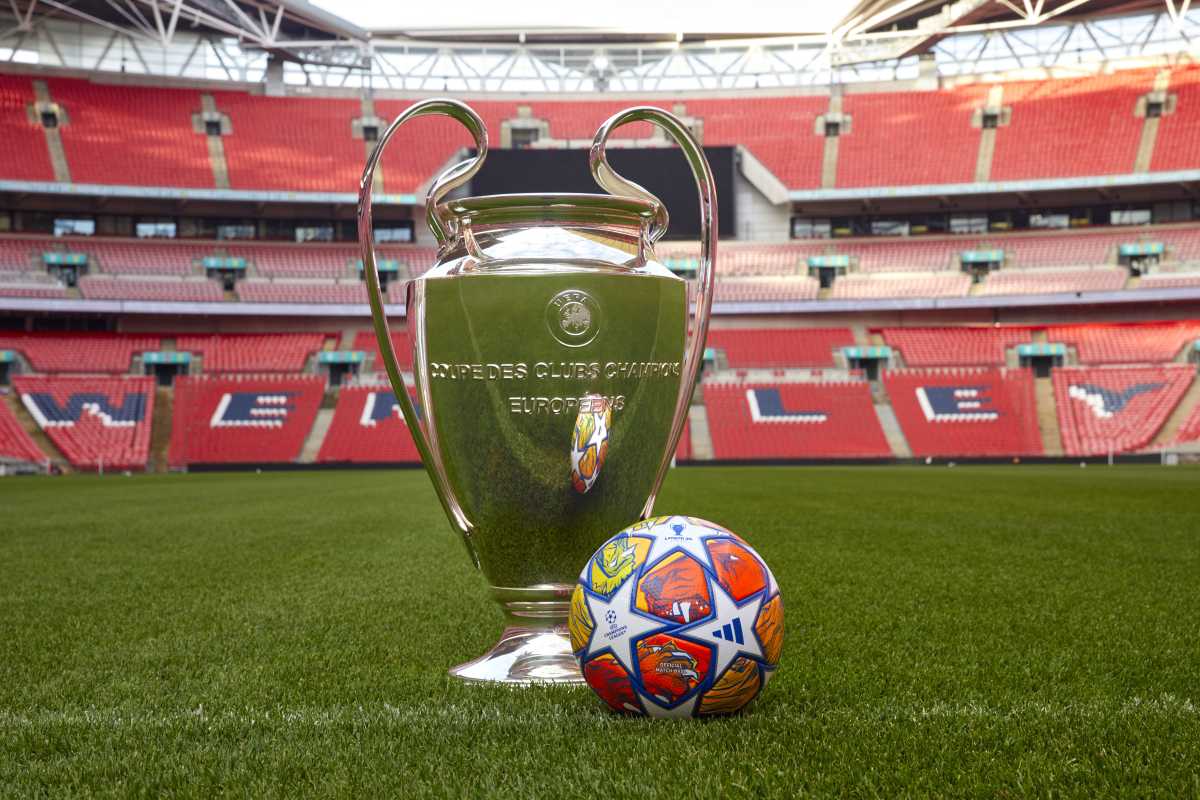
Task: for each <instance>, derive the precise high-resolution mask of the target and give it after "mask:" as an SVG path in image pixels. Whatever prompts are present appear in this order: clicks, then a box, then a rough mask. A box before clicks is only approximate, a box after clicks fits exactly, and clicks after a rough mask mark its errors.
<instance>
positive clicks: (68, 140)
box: [0, 66, 1200, 193]
mask: <svg viewBox="0 0 1200 800" xmlns="http://www.w3.org/2000/svg"><path fill="white" fill-rule="evenodd" d="M1198 72H1200V71H1198V70H1197V69H1196V68H1195V67H1191V66H1180V67H1176V68H1174V69H1173V70H1172V75H1171V81H1170V91H1171V92H1172V93H1173V94H1174V95H1175V96H1176V97H1177V98H1178V103H1177V104H1176V106H1175V108H1174V109H1173V113H1170V114H1167V115H1165V116H1163V117H1162V118H1161V130H1160V132H1159V134H1158V137H1157V145H1156V147H1155V149H1154V153H1153V159H1152V161H1151V162H1150V167H1151V168H1152V169H1153V170H1171V169H1187V168H1192V167H1194V165H1195V164H1196V163H1197V161H1198V158H1197V153H1196V145H1195V144H1194V139H1195V136H1193V135H1192V133H1194V131H1195V130H1196V128H1197V127H1198V124H1200V123H1197V119H1200V115H1198V113H1197V108H1200V103H1198V102H1197V101H1196V99H1195V98H1196V95H1197V89H1196V85H1197V82H1198V81H1200V78H1198V77H1197V73H1198ZM1154 75H1155V70H1152V69H1133V70H1119V71H1116V72H1112V73H1110V74H1100V75H1093V76H1087V77H1081V78H1065V79H1054V80H1038V81H1015V82H1008V83H1005V84H1004V85H1003V89H1004V94H1003V105H1004V106H1005V107H1006V108H1007V109H1009V110H1010V112H1011V113H1010V115H1009V116H1008V117H1007V118H1006V121H1005V122H1004V123H1003V124H1001V125H1000V127H999V128H997V130H996V139H995V154H994V158H993V160H992V165H991V174H990V178H991V180H1020V179H1026V178H1054V177H1072V176H1081V175H1108V174H1127V173H1130V172H1132V171H1133V169H1134V160H1135V156H1136V152H1137V147H1138V142H1139V138H1140V134H1141V129H1142V121H1143V120H1142V118H1140V117H1138V116H1136V115H1135V114H1134V108H1135V107H1136V105H1137V101H1138V99H1139V97H1141V96H1142V95H1144V94H1145V93H1146V92H1148V91H1150V89H1151V88H1152V86H1153V81H1154ZM0 79H2V82H0V107H2V108H4V109H6V112H5V113H3V114H0V119H3V120H4V121H3V123H0V124H3V126H4V128H2V129H0V132H2V133H4V134H5V137H4V138H5V140H6V141H13V142H20V144H19V145H14V146H13V147H12V148H11V149H9V150H8V151H7V152H6V153H4V154H3V156H0V158H3V159H4V160H3V161H0V166H2V168H3V170H4V174H5V176H6V177H12V178H15V179H22V180H44V181H51V180H53V179H54V178H53V175H54V172H53V168H52V166H51V163H50V159H49V156H48V153H47V149H46V146H45V143H44V141H42V139H43V138H44V137H43V135H42V131H41V130H40V126H37V125H35V124H32V123H31V122H30V121H29V119H28V115H27V114H26V107H27V106H28V105H29V104H31V103H32V101H33V99H34V95H33V89H32V84H31V81H30V79H29V78H26V77H22V76H0ZM48 85H49V88H50V93H51V95H52V97H53V98H54V100H55V101H57V102H58V103H60V104H61V105H62V107H63V109H64V110H65V111H66V120H65V121H64V124H63V125H62V126H61V129H60V130H61V133H62V140H63V146H64V149H65V151H66V156H67V162H68V165H69V167H70V173H71V178H72V180H73V181H76V182H80V183H101V184H104V183H108V184H125V185H127V184H134V185H143V186H149V185H154V186H171V187H206V188H212V187H214V184H215V182H214V174H213V168H212V165H211V164H210V162H209V158H208V152H207V146H206V141H205V135H204V133H203V132H202V131H199V130H197V129H196V127H195V123H194V122H193V116H194V115H196V114H198V113H199V112H200V111H201V93H200V91H198V90H196V89H191V88H163V87H152V86H134V85H124V84H120V85H118V84H105V83H96V82H92V81H88V80H80V79H74V78H52V79H49V80H48ZM211 95H212V98H213V100H214V102H215V106H216V109H217V111H218V112H220V113H222V114H225V115H227V116H228V119H229V122H230V125H229V127H230V130H228V131H225V132H224V133H223V134H222V136H221V140H222V144H223V148H224V153H225V160H226V162H227V167H228V177H229V182H230V186H231V187H232V188H234V189H258V190H262V189H267V190H281V191H314V192H345V191H348V190H349V189H348V188H347V187H354V186H355V185H356V184H357V181H358V178H359V172H360V169H361V164H362V161H363V157H364V153H365V149H364V143H363V141H362V140H361V139H358V138H355V136H354V135H353V133H352V131H353V122H354V120H356V119H358V118H360V117H361V106H360V103H359V101H358V100H356V99H350V98H337V97H272V96H266V95H264V94H261V93H251V92H241V91H214V92H211ZM986 95H987V85H986V84H971V85H966V86H960V87H951V88H945V89H940V90H936V91H896V92H878V91H866V92H858V91H853V90H852V91H847V92H844V93H843V95H842V103H843V113H844V114H846V116H847V117H848V118H849V119H850V121H851V123H852V124H851V125H850V126H849V129H848V130H847V131H846V132H845V133H844V134H843V135H841V136H839V137H838V138H839V157H838V159H837V173H836V180H835V185H837V186H840V187H844V188H856V187H866V186H895V185H913V184H938V183H962V182H969V181H971V180H973V179H974V168H975V160H976V159H975V154H976V153H977V151H978V149H979V148H978V142H979V137H980V131H979V129H978V128H976V127H974V126H973V125H972V123H971V119H972V116H973V115H974V114H975V113H976V112H977V111H978V110H979V109H980V108H981V107H982V105H983V104H984V102H985V100H986ZM469 102H471V104H472V106H473V107H474V108H475V109H476V110H477V111H478V112H479V113H480V114H481V116H482V117H483V118H484V121H485V123H486V124H487V127H488V130H489V133H490V135H491V137H492V139H493V141H499V140H500V136H499V134H500V127H501V123H502V122H503V121H504V120H508V119H512V118H514V117H516V116H517V104H516V102H512V101H495V100H489V99H470V100H469ZM659 102H661V101H659ZM630 104H637V100H636V99H630V100H626V101H611V100H605V101H562V100H549V101H540V100H530V101H528V102H527V105H529V106H530V110H531V114H532V116H533V117H534V118H537V119H543V120H546V121H547V123H548V124H549V132H550V136H551V138H553V139H556V140H559V141H571V142H572V143H573V144H579V143H583V142H586V141H589V140H590V139H591V137H592V135H593V134H594V132H595V129H596V127H597V125H599V123H600V122H601V121H603V120H604V119H605V118H606V117H607V116H609V115H610V114H611V113H612V112H614V111H615V110H617V108H618V107H621V106H625V105H630ZM407 105H408V101H406V100H391V99H389V100H383V99H380V100H377V101H376V109H377V113H378V114H379V115H380V116H381V117H383V118H384V119H391V118H394V117H395V116H396V115H397V114H399V113H400V111H401V110H402V109H403V108H405V107H406V106H407ZM685 106H686V112H685V113H686V114H687V115H688V116H690V117H694V118H695V119H697V120H699V121H701V122H702V123H703V127H704V140H705V143H706V144H709V145H735V146H742V147H744V148H746V150H748V151H749V152H750V153H752V154H753V155H754V156H755V157H756V158H757V159H758V160H759V161H761V162H762V163H763V164H764V165H765V166H767V167H768V169H770V170H771V171H772V172H773V173H774V174H775V176H776V177H777V178H778V179H779V180H780V181H781V182H782V183H783V185H784V186H786V187H787V188H789V189H811V188H818V187H820V186H821V168H822V153H823V150H824V144H825V137H824V136H823V135H821V134H820V133H819V132H818V131H817V130H816V122H817V118H818V117H819V116H820V115H822V114H825V113H827V112H828V110H829V98H828V97H827V96H823V95H818V94H814V95H797V96H793V97H759V96H753V95H752V96H743V97H736V98H728V97H727V98H689V99H688V101H687V102H686V104H685ZM283 119H286V120H288V121H289V122H288V124H280V122H279V121H280V120H283ZM935 133H936V136H937V137H938V141H939V147H937V148H931V147H927V146H925V145H926V144H927V142H928V140H929V137H930V135H933V134H935ZM623 134H624V135H625V136H628V137H633V138H636V137H645V136H647V135H649V128H644V127H643V126H631V127H630V128H628V129H626V130H625V131H623ZM394 142H395V147H393V148H390V149H389V150H388V151H387V152H385V154H384V158H383V172H384V180H385V185H386V186H387V190H388V191H390V192H408V193H413V192H415V191H416V190H417V188H418V187H419V186H420V185H421V184H422V183H424V182H425V181H427V180H428V179H429V177H430V176H431V175H433V173H434V172H436V171H437V170H438V169H440V168H441V167H442V166H444V165H445V164H446V163H447V162H448V161H449V160H450V158H451V157H452V156H453V154H454V152H455V151H456V150H457V149H458V148H460V147H462V146H466V145H467V144H469V142H468V141H467V139H466V135H465V133H464V132H463V131H462V130H461V129H459V128H458V127H457V126H455V125H454V123H452V122H450V121H448V120H438V119H422V120H418V121H417V122H415V123H414V124H413V125H412V126H408V127H406V128H405V129H402V130H401V131H400V132H399V133H398V134H397V136H396V138H395V139H394ZM897 147H902V148H903V149H904V152H905V153H906V156H905V157H904V158H892V157H889V154H890V153H892V152H895V149H896V148H897ZM117 150H119V151H121V152H127V153H132V154H134V156H135V157H132V158H128V159H113V158H111V157H109V154H110V153H112V152H114V151H117Z"/></svg>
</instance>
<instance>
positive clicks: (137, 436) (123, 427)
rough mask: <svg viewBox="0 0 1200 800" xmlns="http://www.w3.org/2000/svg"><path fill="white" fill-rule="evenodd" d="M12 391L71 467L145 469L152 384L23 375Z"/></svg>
mask: <svg viewBox="0 0 1200 800" xmlns="http://www.w3.org/2000/svg"><path fill="white" fill-rule="evenodd" d="M13 388H14V390H15V391H16V392H17V394H18V395H19V396H20V398H21V402H22V404H24V406H25V409H26V410H27V411H28V412H29V414H30V416H32V417H33V418H34V420H36V421H37V424H38V425H39V426H40V427H41V428H42V430H44V431H45V432H46V435H47V436H49V437H50V441H52V442H53V443H54V446H55V447H57V448H58V449H59V451H61V452H62V454H63V456H65V457H66V459H67V460H68V461H69V462H70V463H71V466H73V467H75V468H76V469H83V470H95V469H144V468H145V466H146V461H147V459H148V457H149V455H150V422H151V419H152V418H153V414H154V380H153V379H152V378H136V377H130V376H123V377H119V378H94V377H91V378H82V377H70V378H66V377H57V376H56V377H47V376H34V375H22V376H17V377H16V378H15V379H14V380H13ZM22 433H24V431H22Z"/></svg>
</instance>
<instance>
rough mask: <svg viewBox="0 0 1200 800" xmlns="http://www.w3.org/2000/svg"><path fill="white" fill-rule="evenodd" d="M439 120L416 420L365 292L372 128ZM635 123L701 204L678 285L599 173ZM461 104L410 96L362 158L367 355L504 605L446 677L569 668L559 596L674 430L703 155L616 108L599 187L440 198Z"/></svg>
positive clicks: (650, 473)
mask: <svg viewBox="0 0 1200 800" xmlns="http://www.w3.org/2000/svg"><path fill="white" fill-rule="evenodd" d="M427 115H446V116H449V117H452V118H454V119H456V120H458V121H459V122H460V123H462V124H463V125H464V126H465V127H466V128H467V129H468V130H469V131H470V132H471V135H472V136H473V137H474V139H475V145H476V150H477V154H476V155H475V156H474V157H471V158H468V159H467V160H465V161H463V162H461V163H459V164H457V165H455V166H454V167H452V168H450V169H449V170H447V171H446V172H445V173H443V174H442V175H441V176H439V177H438V178H437V179H436V180H435V181H434V182H433V184H432V186H431V188H430V189H429V193H428V196H427V197H426V216H427V220H428V223H429V227H430V228H431V229H432V231H433V233H434V235H435V236H436V237H437V240H438V242H439V244H440V246H441V247H440V250H439V253H438V258H437V263H436V264H435V265H434V267H433V268H432V269H431V270H430V271H429V272H427V273H425V275H423V276H422V277H420V278H417V279H416V280H413V281H412V282H411V283H410V284H409V286H408V295H407V317H408V325H409V331H410V335H411V340H412V347H413V365H414V366H413V371H414V380H415V383H416V391H417V395H418V399H419V401H420V404H421V406H422V408H423V411H424V413H423V415H422V418H420V419H418V417H417V414H416V412H415V409H414V407H413V403H412V402H411V400H410V399H409V395H408V391H407V390H406V387H405V383H404V377H403V375H402V374H401V372H400V368H399V365H398V363H397V360H396V357H395V352H394V351H393V348H392V340H391V338H390V336H389V332H388V322H387V319H386V317H385V315H384V305H383V295H382V294H381V292H380V286H379V274H378V267H377V264H376V258H375V252H374V245H373V236H372V224H371V188H372V185H373V181H374V174H375V169H376V167H377V166H378V163H379V159H380V156H381V154H382V153H383V150H384V148H385V147H386V146H387V143H388V141H389V140H390V139H391V138H392V135H393V134H394V133H395V132H396V130H397V129H398V128H399V127H400V126H401V125H403V124H404V123H405V122H407V121H408V120H410V119H412V118H414V117H419V116H427ZM636 121H648V122H652V123H654V124H656V125H658V126H660V127H661V128H663V129H664V130H665V131H666V132H667V133H668V135H670V136H671V137H672V138H673V139H674V140H675V142H676V143H677V144H678V145H679V148H680V150H681V151H682V152H683V154H684V156H685V157H686V159H687V161H688V163H689V165H690V166H691V169H692V172H693V174H694V176H695V178H696V182H697V187H698V191H699V198H700V216H701V220H700V224H701V228H700V230H701V250H700V272H699V280H698V281H697V285H696V290H695V291H694V292H693V294H694V298H693V302H694V308H695V320H694V323H693V324H692V326H691V331H692V333H691V338H690V340H689V338H688V331H689V297H688V294H689V291H688V284H687V283H686V282H685V281H684V280H682V279H681V278H678V277H676V276H675V275H673V274H671V272H670V271H669V270H667V269H666V268H665V267H664V266H663V265H662V264H660V263H659V262H658V261H657V260H656V257H655V254H654V243H655V242H656V241H657V240H658V239H659V238H660V237H661V236H662V235H663V234H664V233H665V232H666V228H667V212H666V209H665V208H664V207H663V204H662V203H661V202H660V201H659V200H658V199H657V198H655V197H654V196H653V195H652V194H650V193H649V192H647V191H646V190H645V189H643V188H642V187H640V186H638V185H637V184H635V183H632V182H630V181H627V180H625V179H624V178H622V177H621V176H619V175H617V174H616V173H615V172H614V171H613V170H612V169H611V168H610V167H609V165H608V161H607V158H606V155H605V145H606V142H607V141H608V139H609V136H610V134H611V133H612V132H613V131H614V130H615V129H616V128H618V127H620V126H622V125H625V124H626V123H630V122H636ZM487 149H488V148H487V131H486V129H485V127H484V124H483V122H482V120H480V118H479V117H478V116H477V115H476V114H475V112H474V111H472V110H471V109H470V108H469V107H468V106H466V105H464V104H462V103H460V102H457V101H454V100H446V99H434V100H425V101H422V102H419V103H416V104H415V105H413V106H411V107H410V108H409V109H408V110H406V111H405V112H404V113H403V114H401V115H400V117H398V118H397V119H396V120H395V121H394V122H393V123H392V124H391V125H390V126H389V127H388V129H387V131H386V132H385V133H384V135H383V137H382V138H381V139H380V142H379V145H378V146H377V147H376V149H375V150H374V151H373V152H372V154H371V157H370V159H369V160H368V162H367V166H366V169H365V170H364V172H363V177H362V183H361V185H360V190H359V206H358V234H359V243H360V246H361V248H362V254H363V264H364V271H365V275H366V279H367V283H368V296H369V298H370V302H371V312H372V317H373V320H374V327H375V332H376V335H377V337H378V340H379V350H380V354H381V357H382V358H383V361H384V364H385V366H386V368H387V373H388V377H389V378H390V380H391V383H392V387H393V389H394V390H395V394H396V398H397V400H398V402H399V405H400V408H401V410H402V412H403V414H404V418H405V420H406V421H407V423H408V427H409V430H410V431H411V432H412V435H413V439H414V440H415V442H416V445H417V448H418V450H419V451H420V453H421V458H422V459H423V461H424V463H425V467H426V469H427V470H428V472H429V477H430V479H431V480H432V481H433V486H434V489H435V490H436V492H437V496H438V498H439V499H440V500H441V503H442V506H443V508H444V509H445V511H446V515H447V516H448V517H449V519H450V522H451V524H452V525H453V527H454V528H455V529H456V530H457V531H458V532H459V533H461V534H462V536H463V539H464V541H465V542H466V545H467V550H468V551H469V552H470V554H471V558H472V559H473V560H474V562H475V564H476V566H477V567H479V569H480V570H482V572H483V574H484V576H485V577H486V578H487V580H488V583H489V585H490V586H491V591H492V596H493V597H494V598H495V599H496V601H497V602H498V603H500V606H501V608H502V610H503V612H504V619H505V628H504V633H503V634H502V636H501V638H500V642H499V643H498V644H497V645H496V646H495V647H494V648H492V650H491V651H489V652H488V653H486V654H485V655H483V656H481V657H480V658H478V659H476V660H474V661H471V662H469V663H466V664H463V665H461V666H458V667H455V668H454V669H452V670H451V673H452V674H454V675H457V676H458V677H460V678H463V679H467V680H482V681H498V682H508V683H525V682H530V681H548V682H576V681H580V680H582V678H581V675H580V673H579V669H578V667H577V666H576V664H575V660H574V657H573V656H572V654H571V646H570V642H569V639H568V636H567V631H566V618H567V612H568V607H569V599H570V593H571V590H572V588H573V585H574V582H575V579H576V577H577V576H578V574H579V571H580V569H581V568H582V567H583V565H584V564H585V563H586V562H587V560H588V558H589V557H590V556H591V554H592V552H593V551H594V550H595V548H596V547H598V546H599V545H600V544H601V543H602V542H604V540H605V539H607V538H608V537H609V536H611V535H612V534H613V533H614V532H615V531H618V530H620V529H621V528H623V527H624V526H626V525H628V524H629V523H631V522H633V521H635V520H637V519H639V518H641V517H645V516H648V515H649V514H650V513H651V510H652V509H653V506H654V500H655V495H656V494H657V492H658V489H659V487H660V485H661V484H662V481H663V478H664V477H665V475H666V472H667V469H668V467H669V466H670V463H671V458H672V455H673V454H674V451H675V446H676V443H677V442H678V440H679V436H680V433H681V431H682V429H683V424H684V420H685V418H686V415H687V409H688V405H689V402H690V397H691V393H692V388H693V386H694V384H695V380H696V372H697V369H698V367H699V365H700V361H701V357H702V354H703V348H704V339H705V335H706V332H707V329H708V318H709V313H710V307H711V304H712V286H713V257H714V255H715V252H716V244H717V233H716V231H717V219H716V215H717V208H716V196H715V189H714V186H713V178H712V173H711V171H710V169H709V166H708V162H707V161H706V159H705V157H704V152H703V150H702V149H701V148H700V147H699V145H698V144H697V143H696V142H695V140H694V139H693V138H692V136H691V134H690V133H689V132H688V130H687V128H686V127H685V126H684V125H683V124H682V123H681V122H680V121H679V120H678V119H677V118H676V117H674V116H672V115H671V114H668V113H667V112H665V111H661V110H659V109H656V108H631V109H628V110H626V111H622V112H621V113H619V114H616V115H614V116H613V117H612V118H610V119H609V120H608V121H607V122H605V123H604V124H603V125H601V126H600V129H599V130H598V131H597V133H596V137H595V140H594V143H593V145H592V148H591V154H590V166H591V171H592V175H593V176H594V177H595V179H596V182H597V183H598V184H599V185H600V186H601V187H602V188H603V189H605V190H606V191H608V192H609V193H610V194H609V195H590V194H559V195H555V194H546V195H542V194H537V195H532V194H515V195H496V196H488V197H469V198H465V199H459V200H450V201H446V200H444V198H445V197H446V195H447V194H448V193H449V192H450V191H451V190H453V189H455V188H456V187H459V186H461V185H463V184H464V183H466V182H467V181H468V180H470V178H471V176H473V175H474V174H475V173H476V172H477V171H478V170H479V168H480V166H481V165H482V164H483V160H484V158H486V156H487Z"/></svg>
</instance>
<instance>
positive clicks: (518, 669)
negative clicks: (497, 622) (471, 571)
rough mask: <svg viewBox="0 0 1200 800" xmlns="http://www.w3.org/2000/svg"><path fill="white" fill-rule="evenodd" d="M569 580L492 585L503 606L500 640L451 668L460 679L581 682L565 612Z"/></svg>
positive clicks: (515, 681) (493, 681) (514, 683)
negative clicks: (522, 585)
mask: <svg viewBox="0 0 1200 800" xmlns="http://www.w3.org/2000/svg"><path fill="white" fill-rule="evenodd" d="M573 588H574V587H573V586H570V585H568V584H545V585H542V586H536V587H530V588H527V589H510V588H503V587H499V586H493V587H492V596H493V597H494V598H495V599H496V600H497V601H498V602H499V603H500V606H501V608H503V610H504V617H505V627H504V633H502V634H501V635H500V641H499V642H498V643H497V644H496V646H495V647H493V648H492V649H491V650H489V651H488V652H487V653H485V654H484V655H482V656H480V657H479V658H477V659H475V660H474V661H468V662H467V663H466V664H460V665H458V666H457V667H454V668H453V669H451V670H450V674H451V675H453V676H454V677H456V678H461V679H462V680H464V681H484V682H489V683H507V684H510V685H518V686H520V685H527V684H531V683H556V684H572V683H583V673H581V672H580V671H579V663H578V662H576V660H575V654H574V653H573V652H572V651H571V637H570V633H569V632H568V630H567V613H568V612H569V610H570V601H568V600H565V599H564V598H567V597H570V592H571V590H572V589H573Z"/></svg>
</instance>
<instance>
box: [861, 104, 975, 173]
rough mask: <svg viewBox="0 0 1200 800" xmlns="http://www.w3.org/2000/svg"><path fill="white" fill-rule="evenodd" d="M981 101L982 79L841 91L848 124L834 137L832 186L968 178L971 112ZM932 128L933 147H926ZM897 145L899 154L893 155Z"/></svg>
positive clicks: (971, 163)
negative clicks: (921, 90)
mask: <svg viewBox="0 0 1200 800" xmlns="http://www.w3.org/2000/svg"><path fill="white" fill-rule="evenodd" d="M986 100H987V87H986V86H985V85H983V84H974V85H969V86H964V87H961V88H958V89H949V90H946V91H940V92H929V93H928V94H926V95H925V96H923V97H922V98H921V100H920V102H913V98H912V96H911V95H909V94H907V93H903V92H879V93H863V94H860V93H846V94H845V95H844V96H843V98H842V112H843V113H845V114H848V115H849V117H850V120H851V126H850V130H849V132H848V133H845V134H843V135H841V136H840V137H839V140H838V172H837V185H838V186H847V187H848V186H889V185H900V186H907V185H914V184H924V183H969V182H971V181H973V180H974V179H975V154H976V152H977V151H978V150H979V128H977V127H974V128H973V127H971V115H972V114H973V113H974V112H975V110H976V109H978V108H980V107H982V106H983V105H984V103H985V101H986ZM933 131H936V132H937V142H938V145H937V147H930V146H929V139H930V134H931V132H933ZM897 150H899V151H900V152H903V153H904V158H896V157H895V153H896V152H897Z"/></svg>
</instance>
